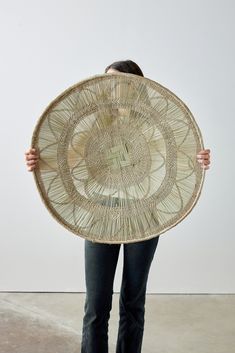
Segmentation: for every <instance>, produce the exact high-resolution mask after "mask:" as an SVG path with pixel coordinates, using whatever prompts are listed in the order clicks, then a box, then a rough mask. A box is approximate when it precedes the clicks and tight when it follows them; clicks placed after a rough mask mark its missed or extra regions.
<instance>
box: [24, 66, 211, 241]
mask: <svg viewBox="0 0 235 353" xmlns="http://www.w3.org/2000/svg"><path fill="white" fill-rule="evenodd" d="M31 145H32V147H35V148H36V149H37V150H38V152H39V156H40V159H39V162H38V166H37V168H36V169H35V171H34V177H35V181H36V185H37V187H38V190H39V192H40V195H41V197H42V200H43V202H44V203H45V205H46V207H47V208H48V210H49V211H50V212H51V214H52V215H53V216H54V217H55V219H56V220H57V221H58V222H60V223H61V224H62V225H63V226H64V227H66V228H67V229H68V230H69V231H71V232H73V233H74V234H76V235H79V236H80V237H82V238H85V239H88V240H91V241H95V242H100V243H109V244H112V243H132V242H139V241H144V240H147V239H150V238H153V237H156V236H158V235H160V234H163V233H164V232H166V231H167V230H169V229H170V228H172V227H174V226H175V225H176V224H177V223H179V222H180V221H182V220H183V219H184V218H185V217H186V216H187V215H188V214H189V212H190V211H191V210H192V209H193V207H194V206H195V204H196V202H197V200H198V198H199V196H200V193H201V189H202V185H203V181H204V177H205V171H204V170H203V169H202V168H201V166H200V165H199V163H198V162H197V160H196V155H197V153H198V152H199V151H200V150H202V149H204V147H203V141H202V136H201V133H200V130H199V128H198V126H197V124H196V122H195V119H194V117H193V115H192V113H191V112H190V110H189V109H188V107H187V106H186V105H185V104H184V103H183V102H182V101H181V100H180V99H179V98H178V97H177V96H176V95H175V94H173V93H172V92H171V91H170V90H168V89H167V88H165V87H163V86H162V85H160V84H159V83H157V82H155V81H153V80H150V79H148V78H146V77H141V76H137V75H134V74H127V73H120V74H119V73H115V74H114V73H112V74H111V73H106V74H101V75H95V76H93V77H91V78H88V79H86V80H83V81H81V82H79V83H77V84H75V85H74V86H72V87H70V88H69V89H67V90H66V91H64V92H63V93H62V94H61V95H60V96H58V97H57V98H56V99H55V100H54V101H52V102H51V104H50V105H49V106H48V107H47V109H46V110H45V111H44V112H43V114H42V116H41V117H40V118H39V120H38V122H37V125H36V127H35V130H34V133H33V136H32V142H31Z"/></svg>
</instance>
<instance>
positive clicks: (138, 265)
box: [81, 236, 159, 353]
mask: <svg viewBox="0 0 235 353" xmlns="http://www.w3.org/2000/svg"><path fill="white" fill-rule="evenodd" d="M158 240H159V236H158V237H155V238H152V239H149V240H144V241H141V242H135V243H125V244H123V251H124V254H123V255H124V256H123V259H124V265H123V274H122V285H121V291H120V297H119V305H120V306H119V315H120V318H119V330H118V337H117V345H116V353H140V352H141V347H142V340H143V332H144V322H145V319H144V314H145V296H146V286H147V279H148V274H149V270H150V266H151V262H152V259H153V256H154V253H155V250H156V247H157V244H158ZM120 247H121V244H103V243H93V242H91V241H88V240H85V276H86V277H85V278H86V301H85V308H84V311H85V315H84V318H83V331H82V348H81V353H108V325H109V324H108V321H109V318H110V311H111V309H112V295H113V282H114V275H115V271H116V266H117V261H118V255H119V250H120Z"/></svg>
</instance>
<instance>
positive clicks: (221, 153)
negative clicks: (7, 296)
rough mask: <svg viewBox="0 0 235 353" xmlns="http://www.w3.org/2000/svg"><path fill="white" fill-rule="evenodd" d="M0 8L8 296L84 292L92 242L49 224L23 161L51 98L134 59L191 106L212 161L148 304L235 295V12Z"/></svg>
mask: <svg viewBox="0 0 235 353" xmlns="http://www.w3.org/2000/svg"><path fill="white" fill-rule="evenodd" d="M0 4H1V9H0V36H1V38H0V39H1V55H0V60H1V65H0V74H1V80H0V82H1V84H0V85H1V150H0V153H1V203H0V207H1V233H0V237H1V238H0V290H1V291H61V292H62V291H79V292H84V291H85V280H84V239H82V238H80V237H78V236H76V235H74V234H73V233H70V232H69V231H68V230H66V229H65V228H63V227H62V226H61V225H60V224H59V223H58V222H56V220H55V219H54V218H52V216H51V215H50V214H49V212H48V210H47V209H46V208H45V206H44V204H43V202H42V201H41V198H40V195H39V193H38V191H37V189H36V184H35V182H34V179H33V175H32V173H30V172H28V171H27V168H26V164H25V161H24V152H25V151H26V150H27V149H28V148H29V147H30V142H31V136H32V133H33V129H34V127H35V124H36V121H37V119H38V118H39V116H40V115H41V113H42V111H43V110H44V109H45V107H46V106H47V105H48V104H49V103H50V102H51V100H52V99H54V98H55V97H56V96H57V95H58V94H60V93H61V92H62V91H63V90H65V89H66V88H68V87H70V86H71V85H72V84H75V83H76V82H78V81H80V80H83V79H85V78H88V77H90V76H92V75H95V74H99V73H103V72H104V68H105V67H106V66H107V65H108V64H110V63H112V62H113V61H116V60H125V59H131V60H134V61H136V62H137V63H138V65H139V66H140V67H141V68H142V70H143V72H144V75H145V76H146V77H148V78H151V79H153V80H155V81H158V82H159V83H161V84H162V85H164V86H165V87H167V88H169V89H170V90H172V91H173V92H174V93H175V94H177V95H178V96H179V97H180V98H181V99H182V100H183V101H184V102H185V103H186V104H187V105H188V107H189V108H190V110H191V111H192V113H193V114H194V116H195V119H196V121H197V123H198V125H199V127H200V129H201V132H202V135H203V139H204V144H205V147H206V148H210V149H211V161H212V164H211V168H210V169H209V170H207V171H206V179H205V183H204V187H203V190H202V194H201V197H200V199H199V201H198V203H197V204H196V206H195V208H194V209H193V210H192V212H191V213H190V214H189V215H188V217H186V218H185V219H184V220H183V221H182V222H181V223H179V224H178V225H177V226H176V227H174V228H173V229H171V230H170V231H168V232H166V233H164V234H162V235H161V236H160V240H159V243H158V247H157V250H156V253H155V257H154V259H153V262H152V267H151V270H150V274H149V281H148V287H147V289H148V293H234V292H235V271H234V251H235V237H234V229H233V228H234V227H233V224H234V219H235V217H234V199H235V193H234V187H235V185H234V181H235V173H234V156H233V152H232V151H234V140H235V136H234V128H235V124H234V119H235V118H234V109H233V104H234V91H235V77H234V74H235V71H234V62H235V55H234V54H235V50H234V47H235V44H234V43H235V41H234V34H235V33H234V32H235V21H234V15H235V2H234V1H232V0H231V1H229V0H224V1H216V0H214V1H213V0H211V1H210V0H195V1H190V0H178V1H168V0H166V1H159V0H152V1H150V0H145V1H137V0H129V1H128V0H119V1H112V0H109V1H108V0H101V1H95V0H93V1H89V0H87V1H81V0H77V1H75V0H40V1H39V0H36V1H34V0H24V1H23V0H22V1H20V0H18V1H17V0H15V1H11V0H7V1H0ZM122 252H123V247H121V251H120V256H119V262H118V267H117V272H116V277H115V283H114V291H115V292H118V291H119V289H120V283H121V274H122V261H123V253H122Z"/></svg>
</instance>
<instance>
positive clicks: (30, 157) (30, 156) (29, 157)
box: [25, 148, 39, 172]
mask: <svg viewBox="0 0 235 353" xmlns="http://www.w3.org/2000/svg"><path fill="white" fill-rule="evenodd" d="M25 160H26V164H27V166H28V171H29V172H32V171H33V170H34V169H35V168H36V166H37V162H38V160H39V155H38V152H37V151H36V149H35V148H30V149H29V150H28V151H26V152H25Z"/></svg>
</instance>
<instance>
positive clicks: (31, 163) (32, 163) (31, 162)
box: [26, 161, 36, 166]
mask: <svg viewBox="0 0 235 353" xmlns="http://www.w3.org/2000/svg"><path fill="white" fill-rule="evenodd" d="M26 164H27V165H29V166H30V165H36V162H35V161H28V162H27V163H26Z"/></svg>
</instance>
